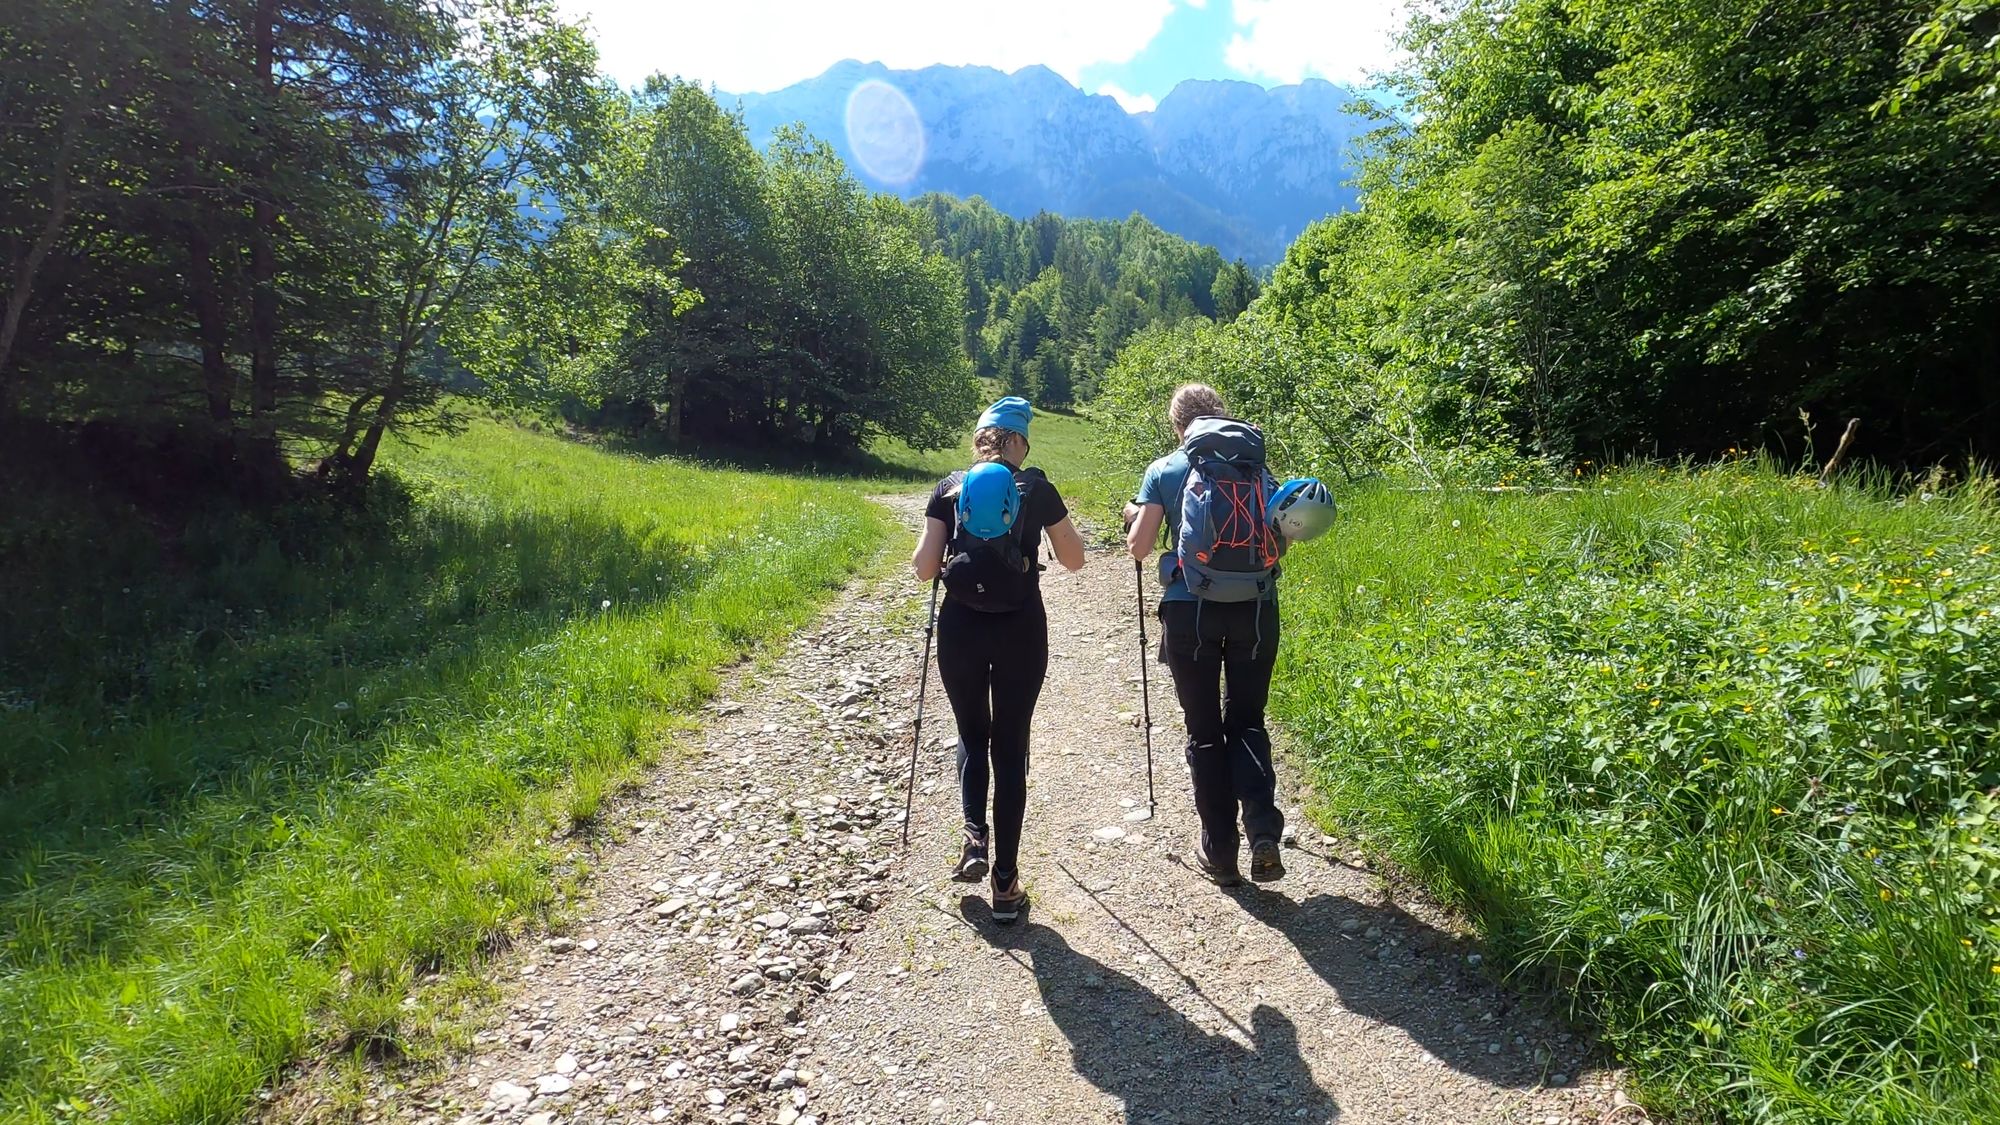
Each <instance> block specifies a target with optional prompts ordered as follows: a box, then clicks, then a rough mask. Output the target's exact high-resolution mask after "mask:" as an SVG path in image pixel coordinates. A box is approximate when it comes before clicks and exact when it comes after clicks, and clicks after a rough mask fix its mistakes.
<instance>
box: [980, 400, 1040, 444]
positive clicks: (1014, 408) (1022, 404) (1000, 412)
mask: <svg viewBox="0 0 2000 1125" xmlns="http://www.w3.org/2000/svg"><path fill="white" fill-rule="evenodd" d="M1033 415H1034V409H1033V408H1032V407H1030V406H1029V405H1028V400H1027V399H1025V398H1016V397H1015V396H1013V395H1008V396H1007V397H1006V398H1003V399H1001V400H1000V401H999V402H996V403H994V404H993V405H992V406H989V407H987V408H986V413H984V414H981V415H980V416H979V425H978V426H977V427H976V428H977V429H981V430H983V429H985V428H986V427H988V426H998V427H1000V428H1001V429H1003V430H1012V431H1014V432H1015V433H1017V434H1020V435H1021V436H1022V437H1027V436H1028V419H1029V418H1030V417H1032V416H1033Z"/></svg>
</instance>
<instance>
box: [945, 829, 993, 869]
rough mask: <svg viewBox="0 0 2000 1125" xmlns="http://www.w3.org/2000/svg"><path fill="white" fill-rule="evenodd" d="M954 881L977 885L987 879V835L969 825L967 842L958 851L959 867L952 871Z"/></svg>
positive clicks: (966, 831) (966, 832)
mask: <svg viewBox="0 0 2000 1125" xmlns="http://www.w3.org/2000/svg"><path fill="white" fill-rule="evenodd" d="M951 877H952V881H954V882H958V883H977V882H978V881H980V880H981V879H984V878H985V877H986V833H984V832H981V831H980V830H978V829H977V828H973V827H971V826H970V825H968V826H967V827H966V829H965V841H964V843H963V844H961V845H960V846H959V849H958V866H957V867H954V868H952V869H951Z"/></svg>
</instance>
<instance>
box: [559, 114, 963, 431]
mask: <svg viewBox="0 0 2000 1125" xmlns="http://www.w3.org/2000/svg"><path fill="white" fill-rule="evenodd" d="M619 131H620V132H621V133H622V134H624V135H625V136H626V137H627V138H628V143H630V144H631V145H632V153H631V155H630V157H629V158H628V159H625V160H622V161H621V162H620V163H618V164H616V165H613V166H611V167H610V168H609V169H608V171H609V179H610V180H611V183H610V186H609V187H608V188H607V194H608V196H609V197H610V198H611V199H613V200H615V201H617V206H616V208H615V213H616V215H617V216H619V217H620V220H621V221H622V222H623V224H624V225H625V230H626V231H627V232H628V233H629V235H630V237H631V238H632V244H633V245H634V246H635V247H636V256H637V258H638V260H639V261H640V262H642V263H644V264H645V265H646V266H647V267H648V268H649V269H650V270H652V271H654V274H653V276H652V277H649V278H648V277H642V278H636V279H627V280H626V281H625V283H624V284H623V285H622V287H621V286H620V285H619V284H616V283H614V284H613V285H612V286H611V291H612V292H613V293H618V294H620V296H619V297H618V298H617V303H618V304H619V305H620V306H622V307H621V308H620V309H619V311H618V314H617V317H616V324H615V327H616V329H617V331H616V334H615V336H614V338H613V339H612V340H611V341H610V346H609V347H608V348H607V349H605V353H604V356H603V357H602V358H599V359H598V360H596V361H594V362H593V365H592V369H591V373H590V377H589V378H588V380H587V381H586V385H585V386H582V387H579V388H576V394H575V396H574V397H575V399H577V400H581V401H583V402H585V403H588V404H590V405H591V407H592V409H594V411H595V413H594V414H593V415H590V416H589V417H590V420H593V421H596V422H598V423H601V424H607V425H608V424H614V423H617V422H620V421H622V422H625V423H627V424H630V423H633V422H637V423H640V424H644V423H646V422H647V421H650V420H651V419H652V418H653V417H654V415H655V412H656V410H657V409H658V408H661V407H664V409H665V417H664V419H663V423H662V429H663V430H664V433H665V436H666V437H667V439H668V440H669V441H674V442H677V441H679V440H680V438H681V436H682V434H683V433H687V434H688V435H690V436H697V437H701V438H704V439H708V440H718V439H719V440H724V441H732V442H739V443H743V444H756V445H762V446H767V447H771V446H783V445H810V446H812V447H813V448H814V449H816V450H819V451H821V452H824V453H836V452H842V451H851V450H854V449H857V448H861V447H864V446H866V445H867V443H868V442H869V441H870V440H872V439H874V438H876V437H878V436H884V435H886V436H893V437H896V438H899V439H902V440H905V441H909V442H912V443H915V444H918V445H922V446H927V447H934V446H937V445H941V444H944V443H945V442H947V441H948V440H949V435H950V434H952V433H953V432H954V431H955V430H956V428H957V427H958V426H960V425H962V424H963V419H964V417H965V416H966V415H967V414H968V413H970V412H971V411H972V410H973V409H975V406H974V396H973V382H972V379H971V372H970V370H969V365H968V363H967V361H966V358H965V356H964V354H963V353H962V351H961V349H960V338H961V334H962V331H963V316H964V306H963V301H964V293H963V289H962V287H961V284H960V277H959V272H958V270H957V269H956V268H954V267H953V266H952V264H951V263H950V262H948V261H946V260H945V259H944V258H942V257H941V256H939V255H938V254H936V253H933V252H931V251H929V250H928V249H927V246H928V239H927V237H926V233H927V232H926V230H925V227H926V224H925V223H924V222H923V220H922V217H921V216H920V215H919V214H918V213H917V212H915V211H914V210H912V209H911V208H910V207H908V206H906V205H904V204H903V203H901V202H899V201H897V200H896V199H895V198H893V197H891V196H887V195H871V194H870V193H868V192H866V191H865V190H863V189H862V187H861V185H860V184H859V183H858V182H857V181H856V180H855V179H854V178H853V177H852V176H851V175H850V174H849V173H848V171H847V169H846V168H845V167H844V166H843V165H842V164H841V162H840V160H839V159H838V157H836V156H835V155H834V153H833V150H832V149H831V148H830V147H829V146H827V145H826V144H825V143H824V142H821V141H818V140H815V139H814V138H812V137H809V136H807V135H806V134H804V133H803V132H801V131H798V130H796V129H786V130H783V131H781V134H780V136H779V137H778V139H777V142H776V143H775V145H774V146H773V147H772V149H771V151H770V152H769V153H768V154H767V155H765V156H761V157H760V156H759V155H758V154H757V152H756V150H754V149H753V148H751V146H750V140H749V137H748V135H747V134H746V133H745V131H744V127H743V123H742V121H740V120H739V119H738V118H737V117H735V116H734V115H732V114H730V113H728V112H727V111H725V110H723V109H722V107H721V106H719V105H717V104H716V101H715V99H714V97H713V95H712V94H710V93H709V92H708V91H707V90H704V89H703V88H701V87H700V86H698V85H696V84H694V83H692V82H683V81H679V80H671V81H670V80H666V79H661V78H656V79H654V80H653V81H651V82H650V83H649V84H648V86H647V88H646V91H645V92H644V93H643V94H642V95H641V96H640V98H639V99H638V101H637V102H636V103H635V104H633V105H632V106H630V107H629V108H628V113H627V120H626V121H625V122H624V123H623V124H622V125H621V126H620V129H619ZM669 271H671V273H672V275H673V276H674V278H675V279H676V284H677V285H678V286H683V287H684V289H670V288H663V287H662V286H661V284H660V282H659V281H658V280H657V279H658V278H659V277H661V276H664V275H665V274H666V273H668V272H669ZM634 281H637V282H639V284H637V285H635V284H633V282H634ZM621 290H622V291H621ZM683 294H685V296H683ZM663 298H665V299H663ZM607 323H608V322H607Z"/></svg>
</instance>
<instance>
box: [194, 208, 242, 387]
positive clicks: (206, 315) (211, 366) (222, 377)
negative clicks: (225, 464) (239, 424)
mask: <svg viewBox="0 0 2000 1125" xmlns="http://www.w3.org/2000/svg"><path fill="white" fill-rule="evenodd" d="M187 254H188V303H189V304H190V305H192V306H193V307H194V320H195V328H196V330H197V333H198V334H199V335H200V337H201V386H202V393H203V394H204V395H205V396H206V397H207V399H208V416H209V417H210V418H211V419H213V420H215V421H217V422H227V421H229V418H230V412H231V405H230V400H231V399H232V398H233V397H234V396H235V392H236V373H235V372H233V371H231V370H230V369H229V353H228V338H229V325H228V321H227V320H226V319H224V317H223V313H222V294H221V292H220V290H219V289H218V287H217V284H216V280H215V260H214V258H212V257H211V256H210V253H209V245H208V233H207V232H206V231H204V230H202V229H201V224H200V223H199V222H196V221H191V222H189V223H188V224H187Z"/></svg>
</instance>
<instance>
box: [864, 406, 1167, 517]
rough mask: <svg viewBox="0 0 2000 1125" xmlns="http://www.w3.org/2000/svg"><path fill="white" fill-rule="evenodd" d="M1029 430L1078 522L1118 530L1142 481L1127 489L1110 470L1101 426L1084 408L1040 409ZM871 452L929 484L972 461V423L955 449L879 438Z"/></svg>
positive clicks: (1038, 456)
mask: <svg viewBox="0 0 2000 1125" xmlns="http://www.w3.org/2000/svg"><path fill="white" fill-rule="evenodd" d="M1028 431H1029V435H1030V442H1029V444H1030V446H1031V449H1030V451H1029V454H1028V464H1029V465H1030V466H1033V467H1036V468H1040V469H1041V470H1042V471H1043V472H1045V473H1047V474H1048V475H1049V479H1050V480H1051V481H1053V482H1055V485H1056V489H1057V491H1059V492H1061V493H1062V496H1063V500H1064V502H1065V503H1066V504H1068V506H1069V509H1070V512H1071V514H1072V515H1073V516H1074V517H1075V518H1076V519H1077V521H1078V523H1079V524H1080V525H1081V524H1088V525H1090V526H1091V527H1094V528H1097V529H1099V530H1102V529H1103V528H1105V527H1107V526H1108V527H1110V528H1111V529H1112V530H1113V531H1116V530H1117V528H1118V525H1119V519H1120V517H1119V509H1120V508H1121V507H1122V506H1123V505H1124V502H1125V501H1126V500H1127V499H1128V498H1129V495H1130V493H1129V490H1130V489H1131V488H1132V487H1133V486H1134V485H1136V484H1137V481H1136V479H1135V480H1133V481H1131V482H1129V483H1124V484H1122V487H1123V488H1124V489H1126V490H1127V491H1124V492H1121V491H1120V490H1119V489H1120V487H1121V483H1120V481H1121V476H1122V474H1119V473H1116V472H1113V471H1110V470H1108V469H1107V468H1106V467H1105V465H1104V464H1103V462H1102V461H1101V460H1100V459H1099V457H1098V453H1097V450H1096V445H1097V430H1096V427H1094V426H1093V425H1092V424H1091V422H1090V420H1089V419H1088V418H1086V417H1084V416H1082V415H1078V414H1059V413H1056V412H1055V411H1051V410H1038V411H1036V412H1035V418H1034V421H1033V422H1032V423H1030V424H1029V426H1028ZM870 452H871V453H872V454H873V455H874V456H875V457H876V458H878V459H879V460H880V461H882V462H883V463H885V464H886V465H889V466H894V467H895V468H897V469H899V470H907V472H906V474H905V475H906V477H907V478H908V481H907V483H904V484H902V486H901V487H903V488H905V489H909V488H913V487H923V486H925V485H926V484H931V483H935V482H936V481H937V480H938V478H940V477H943V476H945V475H946V474H947V473H952V472H956V471H957V470H959V469H963V468H965V467H966V466H967V465H970V464H971V463H972V434H971V431H970V429H969V428H968V430H967V432H966V436H965V440H964V441H963V442H962V443H961V444H960V445H958V446H956V447H954V448H951V449H944V450H929V451H919V450H915V449H911V448H910V447H909V446H907V445H905V444H903V443H902V442H898V441H893V440H887V441H881V442H878V443H876V445H875V446H874V448H873V449H871V450H870ZM885 483H886V482H885Z"/></svg>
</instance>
